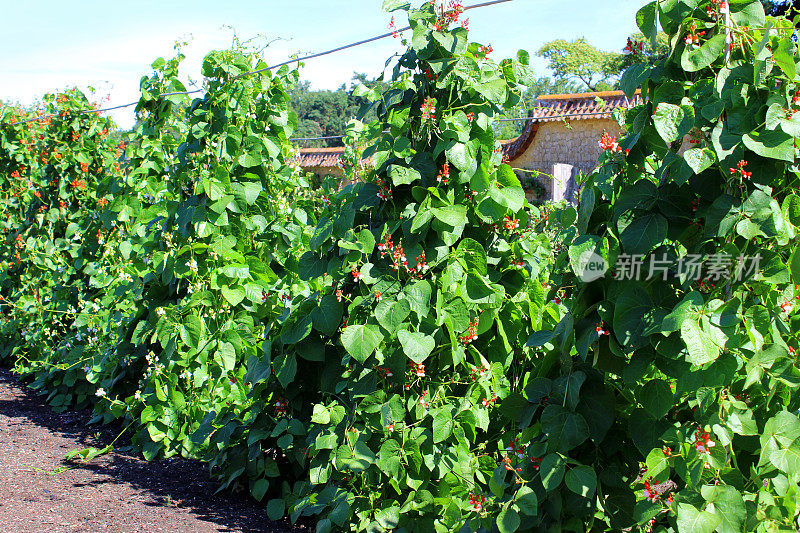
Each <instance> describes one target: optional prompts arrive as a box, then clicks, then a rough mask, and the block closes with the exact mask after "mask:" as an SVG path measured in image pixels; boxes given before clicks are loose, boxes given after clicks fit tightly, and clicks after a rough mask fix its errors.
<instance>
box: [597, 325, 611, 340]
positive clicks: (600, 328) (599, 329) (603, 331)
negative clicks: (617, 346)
mask: <svg viewBox="0 0 800 533" xmlns="http://www.w3.org/2000/svg"><path fill="white" fill-rule="evenodd" d="M604 326H605V324H604V323H603V322H598V323H597V327H596V328H594V329H595V330H596V331H597V334H598V335H600V336H601V337H602V336H603V335H611V332H610V331H609V330H607V329H604Z"/></svg>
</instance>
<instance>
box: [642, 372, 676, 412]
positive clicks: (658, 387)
mask: <svg viewBox="0 0 800 533" xmlns="http://www.w3.org/2000/svg"><path fill="white" fill-rule="evenodd" d="M639 398H640V400H639V401H640V402H641V404H642V407H644V410H645V411H647V412H648V414H650V416H652V417H653V418H656V419H658V418H661V417H663V416H665V415H666V414H667V413H668V412H669V410H670V409H672V403H673V394H672V389H671V388H670V386H669V383H667V382H666V381H664V380H663V379H653V380H650V381H648V382H647V383H645V385H644V387H642V392H641V394H639Z"/></svg>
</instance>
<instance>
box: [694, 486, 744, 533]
mask: <svg viewBox="0 0 800 533" xmlns="http://www.w3.org/2000/svg"><path fill="white" fill-rule="evenodd" d="M700 493H701V494H702V495H703V498H704V499H705V500H706V501H707V502H710V503H713V504H714V514H715V515H717V516H718V517H720V519H721V522H720V524H719V525H718V526H717V527H716V529H715V530H716V531H717V533H739V532H740V531H744V525H745V520H747V507H746V506H745V502H744V499H743V498H742V495H741V494H740V493H739V491H738V490H736V489H735V488H734V487H731V486H730V485H704V486H703V487H702V488H701V489H700Z"/></svg>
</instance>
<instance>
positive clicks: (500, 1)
mask: <svg viewBox="0 0 800 533" xmlns="http://www.w3.org/2000/svg"><path fill="white" fill-rule="evenodd" d="M512 1H513V0H491V1H489V2H483V3H480V4H475V5H474V6H467V7H465V8H464V11H469V10H470V9H477V8H479V7H487V6H493V5H495V4H504V3H506V2H512ZM410 29H411V26H406V27H405V28H402V29H399V30H397V31H396V32H389V33H384V34H382V35H378V36H377V37H371V38H369V39H364V40H362V41H357V42H355V43H350V44H346V45H344V46H339V47H337V48H333V49H331V50H327V51H325V52H319V53H317V54H311V55H309V56H305V57H300V58H295V59H290V60H289V61H284V62H283V63H278V64H277V65H272V66H271V67H265V68H262V69H258V70H252V71H249V72H243V73H242V74H239V75H238V76H235V77H233V78H231V80H230V81H235V80H237V79H239V78H242V77H245V76H250V75H252V74H259V73H261V72H265V71H267V70H272V69H276V68H279V67H282V66H284V65H290V64H292V63H298V62H300V61H306V60H309V59H314V58H316V57H322V56H326V55H329V54H333V53H335V52H340V51H342V50H347V49H349V48H354V47H356V46H361V45H363V44H367V43H371V42H374V41H378V40H380V39H385V38H386V37H389V36H392V35H394V34H395V33H397V32H403V31H406V30H410ZM203 90H204V89H202V88H200V89H194V90H191V91H175V92H168V93H161V94H159V95H158V96H157V98H163V97H165V96H178V95H183V94H185V95H189V94H195V93H199V92H202V91H203ZM138 103H139V102H138V101H136V102H131V103H129V104H123V105H118V106H114V107H109V108H104V109H85V110H81V111H77V112H76V113H79V114H85V113H102V112H105V111H113V110H115V109H122V108H124V107H130V106H133V105H136V104H138ZM56 116H57V115H54V114H49V115H40V116H38V117H34V118H29V119H26V120H20V121H15V122H14V124H25V123H26V122H34V121H37V120H42V119H45V118H52V117H56ZM2 124H5V121H4V122H2Z"/></svg>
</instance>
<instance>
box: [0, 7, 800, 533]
mask: <svg viewBox="0 0 800 533" xmlns="http://www.w3.org/2000/svg"><path fill="white" fill-rule="evenodd" d="M384 4H385V6H386V7H387V8H388V9H389V10H393V11H396V10H398V9H400V10H406V11H408V17H409V21H410V24H411V27H412V33H413V35H412V36H411V37H410V38H409V39H408V40H406V41H404V44H405V45H406V46H407V49H406V50H405V52H404V53H403V54H402V55H400V56H398V57H397V58H396V59H395V60H394V65H393V71H392V75H391V81H390V82H388V83H387V84H385V85H384V86H379V87H377V88H374V89H371V90H368V89H363V90H361V91H360V92H359V93H358V96H359V97H361V98H363V99H364V101H365V104H364V107H363V109H362V111H361V113H360V116H361V117H362V118H363V117H364V116H367V113H368V112H369V111H371V110H373V109H374V110H375V111H376V113H377V120H375V121H373V122H370V123H364V122H361V121H354V122H353V123H352V124H351V126H350V128H349V132H348V138H347V139H346V144H347V148H346V152H345V157H344V158H343V166H344V167H345V169H346V171H347V173H348V178H349V179H348V180H346V183H347V185H346V186H344V187H342V188H341V189H340V190H338V191H337V192H335V193H331V192H326V191H327V190H328V189H327V187H323V188H319V187H312V186H311V184H309V183H308V182H307V181H306V180H305V178H304V177H303V176H301V175H300V174H299V173H298V171H297V169H293V168H292V166H291V159H292V156H293V149H292V147H291V145H290V143H289V138H290V137H291V134H292V131H293V128H294V125H295V123H296V116H295V115H294V113H293V112H292V111H291V109H290V108H289V98H288V95H287V92H286V90H287V87H289V86H290V85H291V84H292V83H294V82H296V80H297V73H296V72H295V71H289V70H288V69H287V68H285V67H284V68H283V69H282V70H280V71H278V72H277V73H275V74H270V73H269V72H268V71H267V72H263V73H259V74H257V75H243V74H245V73H248V72H249V71H251V70H253V69H260V68H263V67H264V66H265V65H264V64H263V63H262V62H260V60H258V59H257V58H255V57H254V56H253V55H251V54H249V53H247V52H246V51H245V50H242V49H240V48H235V49H234V50H231V51H227V52H212V53H211V54H209V56H208V57H207V58H206V60H205V62H204V65H203V74H204V76H206V78H207V92H206V94H205V95H204V96H203V97H201V98H197V99H194V100H192V101H191V102H190V101H188V100H187V99H186V97H185V95H180V94H172V95H166V96H160V95H161V94H162V93H173V92H180V91H182V90H183V86H182V85H181V84H180V82H179V81H177V74H178V67H179V63H180V60H181V59H182V56H181V55H180V54H178V56H177V57H176V58H174V59H172V60H169V61H164V60H159V61H157V62H156V63H154V64H153V68H154V73H153V74H152V75H151V76H150V77H145V78H143V79H142V82H141V89H142V99H141V101H140V102H139V105H138V107H137V114H138V118H139V122H138V123H137V127H136V131H135V136H134V138H133V139H132V140H131V141H130V142H129V143H128V146H127V147H122V146H118V145H116V144H115V143H114V142H111V141H110V140H109V139H108V137H107V133H108V131H109V129H110V128H111V125H110V124H109V123H107V122H106V121H103V120H101V119H99V118H97V116H96V115H94V114H78V113H77V111H78V110H79V109H85V108H86V106H87V102H86V101H85V98H84V97H83V96H82V95H80V94H79V93H77V92H70V93H67V94H66V95H60V96H58V97H57V98H56V97H52V98H49V99H48V105H49V106H51V107H50V108H49V111H52V112H55V113H57V114H58V115H59V116H58V117H57V118H54V119H52V120H39V121H34V122H30V123H25V124H20V123H11V120H10V119H11V118H14V119H15V120H18V119H20V118H23V117H21V116H18V112H16V111H15V110H11V109H8V108H6V109H4V110H3V116H2V117H0V118H2V119H3V125H2V127H0V189H1V190H2V192H0V204H2V205H3V207H4V208H5V211H4V212H5V213H8V215H7V216H6V219H5V220H4V221H0V224H2V225H3V226H2V227H3V230H4V234H6V240H5V243H4V245H3V247H2V248H0V253H2V254H3V255H4V257H5V261H6V262H5V266H4V267H3V269H2V272H0V295H2V296H3V298H4V300H3V312H4V318H3V320H2V322H1V323H0V332H2V335H3V341H2V342H3V344H2V352H0V357H5V358H7V359H8V360H9V361H12V362H14V364H15V365H16V369H17V370H18V371H19V372H20V373H22V374H23V375H24V376H27V377H28V378H29V379H31V380H32V385H33V386H34V387H36V388H39V389H41V390H42V391H43V393H44V394H47V395H48V399H49V401H50V402H51V403H52V404H53V405H54V406H55V407H57V408H60V409H66V408H70V407H81V406H86V405H93V406H94V409H95V412H96V413H97V420H98V421H104V422H108V421H110V420H112V419H114V418H121V419H123V420H124V421H126V423H127V424H129V426H130V428H131V431H132V432H133V433H134V443H135V444H136V445H138V446H139V447H140V448H141V450H142V451H143V453H144V455H145V456H146V457H147V458H155V457H160V456H170V455H174V454H181V455H184V456H193V457H200V458H203V459H204V460H206V461H207V462H208V463H209V464H210V466H211V468H212V472H213V473H214V474H215V475H217V476H218V477H219V479H220V480H221V481H222V485H223V487H233V486H236V485H240V486H247V487H248V488H249V490H250V492H251V493H252V495H253V496H254V497H255V498H257V499H258V500H263V501H265V502H266V510H267V514H268V516H270V517H271V518H278V517H280V516H283V515H285V514H286V515H289V516H290V517H291V519H292V520H297V519H299V518H300V517H302V516H314V517H315V519H316V522H317V530H318V531H328V530H332V529H348V528H349V529H351V530H356V531H362V530H366V531H383V530H392V529H397V530H401V531H423V532H428V531H458V530H461V531H478V530H485V531H500V532H506V531H516V530H521V531H539V530H551V531H588V530H612V531H620V530H632V529H633V528H638V529H643V530H660V531H676V530H677V531H679V532H684V531H686V532H700V531H708V532H710V531H720V532H728V531H782V530H794V529H796V528H797V527H798V523H797V516H798V508H797V503H796V501H797V494H798V484H797V483H798V475H799V474H800V471H799V470H798V469H799V468H800V461H798V459H800V453H798V450H800V441H798V438H800V419H798V415H797V413H798V405H797V402H798V400H797V399H796V398H795V395H794V392H795V391H796V389H797V388H798V386H800V372H799V371H798V368H797V362H796V356H797V350H798V349H800V348H798V338H797V334H796V331H797V330H798V326H800V324H798V323H797V319H796V318H795V317H794V315H793V310H794V307H795V302H796V301H797V299H798V297H799V296H798V291H797V286H796V285H794V283H800V254H799V253H798V252H796V246H797V231H798V230H797V228H798V224H800V214H798V213H799V212H798V205H800V199H798V195H797V194H796V193H795V190H796V188H797V183H796V182H797V181H798V174H797V172H798V168H797V166H796V164H795V163H796V159H797V152H798V147H800V143H798V142H797V138H798V137H800V135H799V134H800V129H798V126H797V124H798V120H800V118H795V115H796V113H797V110H798V102H800V97H798V96H797V85H796V83H795V82H794V80H795V77H796V74H797V72H796V62H797V59H798V53H797V45H796V44H795V42H794V41H793V40H792V36H793V32H794V29H793V26H792V23H791V22H789V21H787V20H785V19H774V18H768V17H765V16H764V12H763V8H762V7H761V4H760V3H759V2H757V1H752V2H751V1H746V0H738V1H735V2H730V5H729V4H728V3H725V2H722V3H720V2H718V1H716V0H713V1H711V2H701V1H698V0H680V1H679V0H662V1H660V2H651V3H650V4H648V5H647V6H645V7H644V8H642V9H641V10H640V11H639V13H638V14H637V22H638V24H639V27H640V29H641V30H642V32H643V33H644V34H645V36H647V37H648V38H652V39H655V38H656V30H657V27H658V25H659V24H660V26H661V27H662V28H663V29H664V31H665V32H666V33H667V34H668V35H669V38H670V43H671V52H670V54H669V57H668V58H667V59H665V60H664V61H663V62H662V63H660V64H657V65H649V64H647V63H641V64H637V65H634V66H633V67H631V68H630V69H628V71H626V73H625V75H624V76H623V79H622V85H623V87H624V89H625V90H626V92H627V93H628V95H629V96H632V95H633V92H634V90H635V89H637V88H641V90H642V94H643V96H644V103H643V104H642V105H640V106H638V107H634V108H632V109H630V110H629V111H628V112H627V113H620V114H619V115H618V119H619V121H620V123H621V124H622V125H624V126H625V128H626V130H627V132H628V134H627V135H626V137H625V138H623V139H620V140H617V139H615V138H612V137H610V136H608V135H606V136H604V138H603V139H602V140H601V146H602V147H603V148H604V153H603V155H602V157H601V161H600V166H599V168H598V169H597V171H596V172H594V173H592V175H590V176H588V177H586V179H585V180H584V183H582V189H581V194H580V202H579V204H578V205H577V206H574V207H573V206H559V207H554V206H549V207H548V206H545V207H541V208H539V207H534V206H530V205H529V204H528V203H527V201H526V199H525V194H524V191H523V189H522V187H521V186H520V183H519V181H518V180H517V178H516V176H515V175H514V173H513V171H512V170H511V168H510V167H509V166H508V165H506V164H504V163H503V161H502V149H501V145H500V143H499V142H498V140H497V139H495V137H494V134H493V130H492V120H493V117H495V116H497V115H498V114H499V113H501V108H503V107H507V106H513V105H514V104H516V103H517V101H518V100H519V94H520V88H521V87H522V86H525V85H526V84H529V83H531V82H532V79H533V78H532V72H531V70H530V68H529V67H528V56H527V54H526V53H524V52H520V53H519V54H518V56H517V58H516V60H504V61H501V62H500V63H499V64H498V63H495V62H493V61H492V60H491V59H490V58H489V57H488V56H489V55H490V54H491V47H490V46H487V45H481V44H478V43H470V42H469V41H468V39H467V31H466V29H465V28H464V27H462V26H460V25H459V24H458V23H459V19H460V17H461V16H462V14H461V8H460V5H459V4H458V3H457V2H456V3H453V4H452V5H451V6H450V9H449V10H447V11H441V10H439V9H437V8H435V7H434V6H433V5H432V4H430V3H428V4H424V5H423V6H422V7H421V8H419V9H410V8H409V7H408V5H407V3H406V2H402V1H394V0H387V1H386V2H384ZM728 10H730V14H728V13H727V11H728ZM728 15H729V17H728ZM728 18H729V19H730V26H729V30H730V34H731V36H732V41H733V46H732V49H731V50H730V51H728V50H726V45H725V39H726V36H725V34H726V20H728ZM388 64H391V63H388ZM388 64H387V65H388ZM797 117H800V115H797ZM102 128H105V130H103V129H102ZM104 131H105V132H104ZM122 150H125V153H126V155H127V156H128V157H129V158H130V159H129V161H128V163H127V164H126V165H124V169H123V167H121V166H120V160H121V159H120V158H121V156H122V152H121V151H122ZM56 153H58V154H60V155H59V156H56V155H55V154H56ZM365 161H366V163H365ZM123 170H124V172H123ZM81 180H83V181H81ZM60 202H63V205H62V204H61V203H60ZM756 254H760V263H759V264H757V265H756V266H755V268H745V269H744V271H743V272H741V274H742V275H741V276H738V275H737V274H739V271H738V267H739V262H740V258H741V259H744V258H746V257H750V256H755V255H756ZM652 259H656V260H657V261H658V263H657V265H658V266H659V270H657V271H655V270H653V271H650V270H649V269H648V265H650V264H656V263H650V261H651V260H652ZM634 261H641V262H642V263H643V264H644V265H645V266H643V267H642V275H641V276H638V277H637V279H628V278H630V277H631V276H629V275H627V274H626V273H624V272H620V271H619V269H617V268H616V266H617V265H627V266H628V267H630V266H631V265H633V262H634ZM593 262H594V263H597V262H600V263H602V264H603V265H604V266H606V267H610V270H611V271H615V270H616V272H615V274H616V275H611V273H610V272H606V273H605V275H602V274H603V272H599V273H597V272H594V271H590V270H587V266H588V265H590V264H594V263H593ZM689 264H695V266H697V265H701V269H704V270H703V272H704V275H701V276H699V277H697V276H693V275H691V273H690V272H687V270H686V267H687V265H689ZM749 264H750V266H752V263H749ZM745 266H747V265H745Z"/></svg>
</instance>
